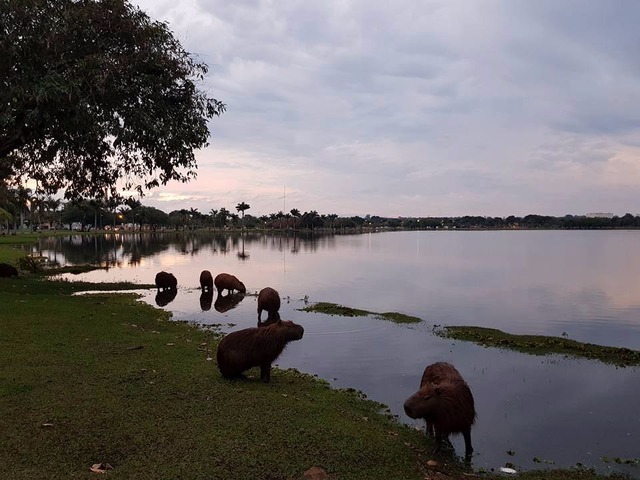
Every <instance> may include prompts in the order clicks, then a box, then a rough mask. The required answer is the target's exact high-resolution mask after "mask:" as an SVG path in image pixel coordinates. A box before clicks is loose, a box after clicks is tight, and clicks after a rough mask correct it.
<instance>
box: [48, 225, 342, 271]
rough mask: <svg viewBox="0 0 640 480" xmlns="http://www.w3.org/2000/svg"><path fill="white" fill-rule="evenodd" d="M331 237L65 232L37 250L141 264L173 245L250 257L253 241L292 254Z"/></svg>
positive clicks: (326, 243) (76, 261)
mask: <svg viewBox="0 0 640 480" xmlns="http://www.w3.org/2000/svg"><path fill="white" fill-rule="evenodd" d="M334 240H335V239H333V238H332V237H331V236H322V235H311V234H301V233H300V232H298V233H297V234H296V235H294V236H293V237H292V238H290V237H283V236H281V235H277V236H271V235H264V234H261V233H245V234H244V235H241V234H240V233H229V234H225V233H220V232H218V233H216V232H198V233H192V232H188V231H187V232H145V233H140V232H135V233H133V232H127V233H119V232H118V233H108V234H101V235H77V234H76V235H66V236H56V237H43V238H41V239H40V241H39V243H38V246H37V247H36V249H37V250H38V251H39V252H38V253H39V254H40V255H42V254H43V252H50V253H49V256H51V257H53V256H56V255H60V256H61V257H62V258H64V259H65V260H66V264H67V265H80V264H87V263H89V264H94V265H102V266H107V267H111V266H120V265H122V264H126V265H131V266H136V265H140V264H141V263H142V261H143V259H145V258H149V257H152V256H154V255H158V254H159V253H161V252H167V251H169V249H171V248H173V249H175V250H177V251H179V252H183V253H188V254H190V255H195V254H196V253H198V252H199V251H200V250H202V249H208V250H210V251H213V252H215V253H220V254H224V255H226V254H228V253H233V252H237V253H236V254H237V257H238V258H239V259H241V260H246V259H248V258H249V253H248V251H250V250H251V245H252V244H254V243H255V244H260V245H261V246H262V248H273V249H274V250H278V251H283V249H284V248H286V249H287V250H290V251H291V252H293V253H297V252H299V251H300V250H303V251H316V250H317V249H318V248H319V247H321V246H322V247H327V248H331V242H332V241H334Z"/></svg>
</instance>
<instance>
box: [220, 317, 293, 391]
mask: <svg viewBox="0 0 640 480" xmlns="http://www.w3.org/2000/svg"><path fill="white" fill-rule="evenodd" d="M303 335H304V328H302V325H298V324H296V323H293V322H291V321H289V320H286V321H282V320H280V321H278V322H276V323H272V324H271V325H268V326H266V327H260V328H258V327H254V328H245V329H244V330H238V331H236V332H231V333H230V334H228V335H227V336H225V337H224V338H223V339H222V340H221V341H220V345H218V354H217V359H218V368H219V369H220V373H222V376H223V377H225V378H236V377H242V372H244V371H245V370H248V369H250V368H252V367H260V379H261V380H262V381H263V382H268V381H269V380H270V379H271V364H272V363H273V362H274V360H275V359H276V358H278V357H279V356H280V354H281V353H282V351H283V350H284V347H286V346H287V343H289V342H292V341H294V340H300V339H301V338H302V336H303Z"/></svg>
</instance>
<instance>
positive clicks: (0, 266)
mask: <svg viewBox="0 0 640 480" xmlns="http://www.w3.org/2000/svg"><path fill="white" fill-rule="evenodd" d="M17 276H18V270H17V269H16V267H14V266H13V265H9V264H8V263H0V277H4V278H10V277H17Z"/></svg>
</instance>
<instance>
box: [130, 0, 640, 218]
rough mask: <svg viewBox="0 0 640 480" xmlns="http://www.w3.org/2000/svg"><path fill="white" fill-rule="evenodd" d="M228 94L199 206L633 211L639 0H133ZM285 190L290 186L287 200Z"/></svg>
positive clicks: (639, 161)
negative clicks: (244, 204) (162, 24)
mask: <svg viewBox="0 0 640 480" xmlns="http://www.w3.org/2000/svg"><path fill="white" fill-rule="evenodd" d="M133 3H135V4H137V5H139V6H140V7H141V8H142V9H143V10H145V11H146V12H147V13H148V14H149V15H150V16H151V17H152V18H154V19H157V20H162V21H166V22H168V23H169V25H170V28H171V29H172V31H173V32H174V34H175V35H176V37H177V38H178V39H179V40H180V41H181V43H182V45H183V46H184V47H185V48H186V49H187V50H188V51H189V52H192V53H193V54H195V55H197V56H198V58H199V59H200V60H202V61H204V62H206V63H207V64H208V65H209V68H210V71H209V76H208V78H207V79H206V82H205V83H204V84H203V85H202V88H204V89H205V90H206V91H207V92H209V93H210V95H211V96H213V97H215V98H217V99H219V100H222V101H223V102H225V103H226V104H227V108H228V110H227V112H226V113H225V114H224V115H223V116H222V117H220V118H219V119H218V118H217V119H214V121H213V122H212V123H211V132H212V135H211V145H210V146H209V147H208V148H206V149H204V150H201V151H199V152H198V153H197V159H198V165H199V169H198V172H199V173H198V179H197V180H196V181H193V182H191V183H189V184H180V183H172V184H169V185H167V186H166V187H163V188H161V189H157V190H155V191H153V192H152V193H151V194H149V195H148V196H146V197H145V198H144V199H143V203H144V204H147V205H154V206H157V207H158V208H161V209H163V210H165V211H167V212H168V211H171V210H173V209H176V208H188V207H196V208H198V209H199V210H200V211H202V212H208V211H209V210H210V209H211V208H219V207H222V206H223V207H225V208H227V209H229V210H233V211H235V205H237V204H238V203H239V202H241V201H244V202H247V203H249V204H250V205H251V209H250V210H249V211H248V212H247V213H251V214H253V215H262V214H268V213H272V212H277V211H278V210H285V211H289V210H290V209H292V208H297V209H299V210H300V211H301V212H304V211H308V210H317V211H318V212H319V213H326V214H329V213H337V214H339V215H348V216H350V215H366V214H371V215H382V216H390V217H395V216H438V215H447V216H457V215H467V214H468V215H491V216H507V215H510V214H514V215H526V214H528V213H538V214H547V215H564V214H568V213H569V214H584V213H588V212H612V213H615V214H619V215H622V214H624V213H626V212H631V213H634V214H636V213H639V212H640V28H638V24H639V23H640V2H638V1H636V0H629V1H625V0H617V1H615V2H612V1H607V0H600V1H594V0H563V1H561V2H559V1H557V0H536V1H530V0H482V1H476V0H432V1H430V0H395V1H393V2H389V1H386V0H385V1H381V0H354V1H351V0H341V1H337V0H336V1H307V0H242V1H240V0H234V1H227V0H220V1H212V0H133ZM285 191H286V197H285V198H283V193H284V192H285Z"/></svg>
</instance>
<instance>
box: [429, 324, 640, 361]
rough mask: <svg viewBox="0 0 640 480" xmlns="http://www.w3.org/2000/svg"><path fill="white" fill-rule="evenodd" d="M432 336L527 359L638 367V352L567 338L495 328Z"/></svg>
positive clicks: (444, 330) (448, 329)
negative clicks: (582, 360) (578, 360)
mask: <svg viewBox="0 0 640 480" xmlns="http://www.w3.org/2000/svg"><path fill="white" fill-rule="evenodd" d="M433 332H434V334H436V335H438V336H440V337H443V338H450V339H453V340H461V341H466V342H473V343H477V344H478V345H482V346H483V347H494V348H501V349H507V350H514V351H516V352H521V353H526V354H529V355H543V356H544V355H550V354H557V355H565V356H568V357H573V358H585V359H587V360H598V361H600V362H602V363H607V364H610V365H615V366H617V367H632V366H638V365H640V351H638V350H631V349H630V348H624V347H608V346H604V345H596V344H593V343H583V342H578V341H576V340H572V339H570V338H564V337H551V336H546V335H516V334H511V333H506V332H503V331H502V330H498V329H495V328H487V327H473V326H440V325H438V326H434V328H433Z"/></svg>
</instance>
